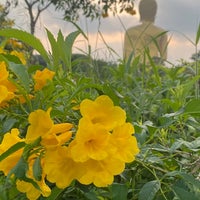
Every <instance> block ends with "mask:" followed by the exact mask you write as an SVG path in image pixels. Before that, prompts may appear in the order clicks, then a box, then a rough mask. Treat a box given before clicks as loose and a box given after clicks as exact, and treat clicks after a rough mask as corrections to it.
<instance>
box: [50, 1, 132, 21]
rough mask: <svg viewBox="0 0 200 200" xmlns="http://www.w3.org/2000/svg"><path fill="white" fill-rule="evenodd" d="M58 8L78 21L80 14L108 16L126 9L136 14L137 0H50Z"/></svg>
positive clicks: (94, 16) (66, 16) (71, 18)
mask: <svg viewBox="0 0 200 200" xmlns="http://www.w3.org/2000/svg"><path fill="white" fill-rule="evenodd" d="M50 1H51V2H52V3H53V4H54V5H55V7H56V9H57V10H62V11H64V18H65V19H67V20H72V21H76V20H77V19H78V18H79V17H80V15H81V14H82V15H84V16H86V17H87V18H91V19H94V18H98V17H101V16H103V17H107V16H108V13H109V12H112V13H113V14H116V13H121V12H123V11H126V12H128V13H130V14H135V10H134V1H135V0H98V1H97V0H50Z"/></svg>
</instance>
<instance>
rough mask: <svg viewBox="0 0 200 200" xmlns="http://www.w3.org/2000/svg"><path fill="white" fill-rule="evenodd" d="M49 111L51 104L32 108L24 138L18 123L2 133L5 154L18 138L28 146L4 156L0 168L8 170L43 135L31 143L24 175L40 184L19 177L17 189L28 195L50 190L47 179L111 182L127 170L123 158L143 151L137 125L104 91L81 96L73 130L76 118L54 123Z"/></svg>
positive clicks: (64, 183)
mask: <svg viewBox="0 0 200 200" xmlns="http://www.w3.org/2000/svg"><path fill="white" fill-rule="evenodd" d="M50 112H51V108H49V109H48V110H47V111H43V110H36V111H34V112H32V113H30V115H29V118H28V121H29V124H30V125H29V126H28V129H27V133H26V137H25V138H24V139H21V138H20V137H19V131H18V129H12V130H11V132H10V133H6V134H5V135H4V138H3V141H2V143H1V145H0V154H2V153H5V152H6V151H7V150H8V149H9V148H10V147H11V146H13V145H14V144H16V143H18V142H24V143H25V144H26V145H25V147H24V151H23V149H19V150H17V151H16V152H14V153H13V154H11V155H9V156H8V157H7V158H5V159H4V160H3V161H2V162H0V170H1V171H3V172H4V174H5V175H8V173H9V172H10V170H11V169H12V168H13V167H14V166H15V165H17V163H18V162H19V160H20V159H21V158H23V159H25V157H27V156H24V154H25V153H27V149H26V146H27V145H29V146H31V145H32V144H34V143H35V142H36V141H38V140H39V143H38V145H36V146H35V145H32V146H33V148H32V149H31V150H30V153H29V156H28V158H26V162H27V163H28V169H27V171H26V177H27V178H29V179H32V180H33V181H34V182H35V183H36V184H37V186H38V187H39V189H38V188H37V187H35V185H33V184H32V183H30V182H26V181H25V180H24V179H22V180H19V179H18V180H17V182H16V185H17V189H18V190H19V191H21V192H24V193H26V195H27V198H28V199H30V200H36V199H37V198H38V197H39V196H40V195H43V196H45V197H47V196H49V195H50V193H51V189H50V188H49V186H48V185H47V184H46V182H45V180H48V181H49V182H51V183H55V184H56V185H57V187H58V188H66V187H68V186H69V185H70V184H71V182H72V181H73V180H77V181H79V182H80V183H82V184H85V185H88V184H94V185H95V186H97V187H105V186H108V185H109V184H112V182H113V179H114V176H115V175H118V174H120V173H122V172H123V170H124V168H125V163H129V162H132V161H133V160H134V159H135V156H136V155H137V154H138V152H139V148H138V145H137V141H136V138H135V137H134V136H133V133H134V128H133V126H132V125H131V124H130V123H127V122H126V113H125V111H124V110H123V109H122V108H120V107H118V106H114V104H113V102H112V100H111V99H110V98H109V97H108V96H106V95H102V96H99V97H97V98H96V100H94V101H92V100H89V99H85V100H83V101H82V102H81V104H80V112H81V115H82V118H81V119H80V120H79V124H78V128H77V130H76V131H74V134H73V131H72V130H73V125H72V124H70V123H61V124H54V122H53V121H52V119H51V117H50ZM25 149H26V150H25ZM37 162H39V166H40V167H39V169H40V168H41V170H36V171H37V173H36V172H35V171H34V167H33V166H34V165H35V163H37ZM38 171H40V173H38Z"/></svg>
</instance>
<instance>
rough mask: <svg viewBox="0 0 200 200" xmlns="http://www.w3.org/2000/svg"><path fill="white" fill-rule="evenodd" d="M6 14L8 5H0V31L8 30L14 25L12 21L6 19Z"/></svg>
mask: <svg viewBox="0 0 200 200" xmlns="http://www.w3.org/2000/svg"><path fill="white" fill-rule="evenodd" d="M8 13H9V11H8V5H7V4H6V5H5V6H4V5H2V4H0V29H3V28H10V27H12V26H13V25H14V20H11V19H9V18H8V17H7V15H8Z"/></svg>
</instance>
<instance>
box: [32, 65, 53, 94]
mask: <svg viewBox="0 0 200 200" xmlns="http://www.w3.org/2000/svg"><path fill="white" fill-rule="evenodd" d="M54 75H55V72H53V71H51V70H49V69H47V68H45V69H44V70H42V71H41V70H37V71H36V73H35V75H34V76H33V79H34V80H35V86H34V90H35V91H38V90H40V89H42V88H43V87H44V86H45V85H46V84H47V82H48V81H50V80H52V79H53V77H54Z"/></svg>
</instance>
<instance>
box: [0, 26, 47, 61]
mask: <svg viewBox="0 0 200 200" xmlns="http://www.w3.org/2000/svg"><path fill="white" fill-rule="evenodd" d="M0 36H4V37H7V38H16V39H18V40H21V41H22V42H24V43H26V44H27V45H30V46H31V47H32V48H34V49H35V50H36V51H38V52H39V53H40V54H41V56H42V57H43V58H44V59H45V61H46V62H49V57H48V53H47V52H46V50H45V48H44V46H43V45H42V43H41V42H40V40H39V39H38V38H36V37H35V36H34V35H32V34H30V33H28V32H25V31H22V30H19V29H14V28H13V29H2V30H0Z"/></svg>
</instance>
